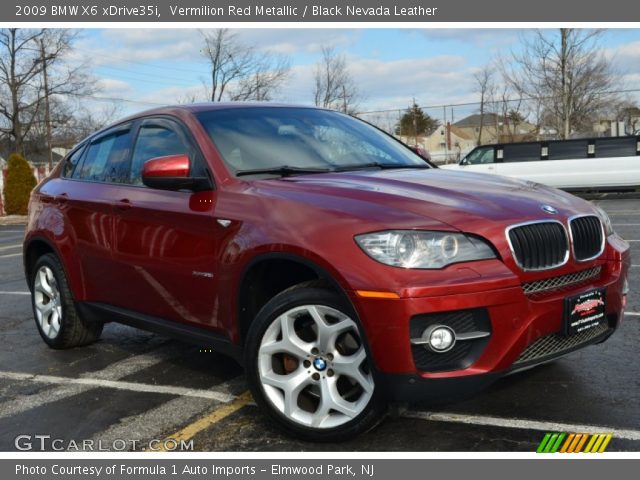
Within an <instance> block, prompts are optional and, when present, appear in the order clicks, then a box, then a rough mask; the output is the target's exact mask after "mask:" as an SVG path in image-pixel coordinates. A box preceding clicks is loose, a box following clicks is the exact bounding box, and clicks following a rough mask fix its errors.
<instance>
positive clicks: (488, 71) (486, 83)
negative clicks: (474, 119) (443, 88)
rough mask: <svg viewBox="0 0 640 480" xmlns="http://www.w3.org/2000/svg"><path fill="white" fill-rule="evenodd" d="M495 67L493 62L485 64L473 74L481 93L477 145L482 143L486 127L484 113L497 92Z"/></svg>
mask: <svg viewBox="0 0 640 480" xmlns="http://www.w3.org/2000/svg"><path fill="white" fill-rule="evenodd" d="M494 71H495V67H494V66H493V65H491V64H488V65H485V66H484V67H482V69H481V70H479V71H478V72H476V73H475V74H474V75H473V78H474V79H475V81H476V90H475V91H476V93H478V94H480V125H479V126H478V140H477V142H476V144H477V145H481V144H482V130H483V128H484V115H485V110H486V106H487V103H490V102H491V101H492V99H493V96H494V94H495V89H496V85H495V81H494V78H493V77H494Z"/></svg>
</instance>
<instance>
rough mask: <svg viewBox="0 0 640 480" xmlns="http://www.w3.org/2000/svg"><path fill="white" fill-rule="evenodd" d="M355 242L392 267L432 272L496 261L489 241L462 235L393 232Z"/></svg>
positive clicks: (407, 231)
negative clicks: (466, 264) (450, 267)
mask: <svg viewBox="0 0 640 480" xmlns="http://www.w3.org/2000/svg"><path fill="white" fill-rule="evenodd" d="M355 240H356V242H357V243H358V245H360V247H361V248H362V249H363V250H364V251H365V252H366V253H367V255H369V256H370V257H371V258H373V259H374V260H377V261H378V262H380V263H384V264H385V265H391V266H393V267H403V268H432V269H433V268H443V267H446V266H447V265H450V264H452V263H459V262H470V261H473V260H486V259H489V258H496V255H495V253H494V252H493V250H492V249H491V247H490V246H489V245H488V244H487V243H486V242H484V241H483V240H481V239H479V238H476V237H472V236H468V235H464V234H462V233H450V232H429V231H414V230H390V231H386V232H376V233H366V234H364V235H358V236H357V237H356V238H355Z"/></svg>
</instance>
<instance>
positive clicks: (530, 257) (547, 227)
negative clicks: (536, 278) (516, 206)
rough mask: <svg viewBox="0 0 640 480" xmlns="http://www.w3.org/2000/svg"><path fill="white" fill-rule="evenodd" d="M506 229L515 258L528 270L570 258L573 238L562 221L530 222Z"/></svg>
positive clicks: (545, 266) (553, 264)
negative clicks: (570, 244) (568, 235)
mask: <svg viewBox="0 0 640 480" xmlns="http://www.w3.org/2000/svg"><path fill="white" fill-rule="evenodd" d="M506 233H507V240H508V241H509V246H510V247H511V252H512V253H513V258H514V260H515V261H516V263H517V264H518V266H519V267H520V268H521V269H523V270H525V271H536V270H549V269H551V268H556V267H559V266H561V265H564V264H565V263H567V260H568V259H569V239H568V237H567V231H566V230H565V227H564V225H563V224H562V223H561V222H558V221H539V222H528V223H523V224H519V225H513V226H511V227H509V228H508V229H507V232H506Z"/></svg>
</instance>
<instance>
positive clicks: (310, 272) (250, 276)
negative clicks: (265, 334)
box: [236, 252, 359, 345]
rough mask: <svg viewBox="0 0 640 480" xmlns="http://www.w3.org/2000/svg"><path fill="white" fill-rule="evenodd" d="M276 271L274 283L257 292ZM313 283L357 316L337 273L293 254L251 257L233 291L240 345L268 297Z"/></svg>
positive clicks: (278, 253) (280, 253) (342, 281)
mask: <svg viewBox="0 0 640 480" xmlns="http://www.w3.org/2000/svg"><path fill="white" fill-rule="evenodd" d="M278 270H279V272H280V275H279V276H278V277H277V278H276V281H275V282H273V283H270V285H269V287H267V288H266V289H264V290H261V291H258V292H256V290H255V288H256V286H264V283H263V282H265V281H266V280H269V279H270V275H272V274H273V272H274V271H278ZM271 279H273V277H271ZM313 280H317V281H319V282H320V284H321V285H324V286H326V287H327V288H328V289H330V290H332V291H334V292H336V293H337V294H339V295H340V296H341V297H342V298H343V299H344V300H345V301H346V302H348V304H349V305H350V306H351V308H352V309H353V311H354V312H356V314H357V309H356V307H355V305H354V304H353V302H352V301H351V298H350V297H349V295H348V293H347V288H345V285H346V282H345V281H344V279H342V278H340V277H339V275H338V274H337V272H331V271H330V270H329V268H326V267H323V266H321V265H319V264H318V262H316V261H314V260H311V259H309V258H306V257H303V256H300V255H297V254H292V253H285V252H270V253H263V254H260V255H258V256H256V257H254V258H252V259H251V261H249V262H248V263H247V265H246V266H245V267H244V269H243V270H242V273H241V275H240V281H239V282H238V289H237V292H236V308H237V311H236V314H237V319H238V327H237V328H238V335H239V341H240V344H241V345H244V342H245V339H246V335H247V332H248V330H249V326H250V325H251V322H252V321H253V319H254V318H255V315H256V314H257V313H258V311H259V310H260V308H262V306H264V305H265V304H266V303H267V302H268V301H269V300H270V299H271V298H273V297H274V296H275V295H277V294H278V293H280V292H282V291H284V290H286V289H287V288H290V287H292V286H294V285H298V284H300V283H304V282H306V281H313ZM256 295H257V297H256ZM356 321H359V319H357V320H356Z"/></svg>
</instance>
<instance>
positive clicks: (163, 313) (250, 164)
mask: <svg viewBox="0 0 640 480" xmlns="http://www.w3.org/2000/svg"><path fill="white" fill-rule="evenodd" d="M629 264H630V256H629V246H628V244H627V243H626V242H625V241H624V240H622V239H621V238H620V237H619V236H618V235H616V234H615V233H614V231H613V229H612V227H611V223H610V221H609V219H608V217H607V215H606V214H605V213H604V212H603V211H602V210H600V209H598V208H596V207H594V206H593V205H592V204H590V203H588V202H586V201H583V200H581V199H579V198H576V197H574V196H572V195H569V194H567V193H564V192H561V191H558V190H554V189H551V188H547V187H544V186H542V185H539V184H535V183H530V182H523V181H517V180H510V179H506V178H501V177H496V176H489V175H482V174H470V173H464V172H454V171H449V170H440V169H438V168H436V167H434V166H431V165H429V164H427V163H426V162H425V161H424V160H423V159H421V158H420V157H418V156H417V155H416V154H414V153H413V152H412V151H411V150H410V149H409V148H408V147H406V146H405V145H403V144H401V143H399V142H398V141H396V140H395V139H394V138H392V137H390V136H388V135H387V134H385V133H383V132H381V131H379V130H377V129H376V128H374V127H372V126H370V125H368V124H366V123H364V122H361V121H359V120H357V119H354V118H351V117H349V116H346V115H342V114H339V113H336V112H332V111H327V110H321V109H315V108H305V107H291V106H283V105H265V104H215V105H212V104H203V105H191V106H180V107H170V108H162V109H157V110H153V111H148V112H145V113H141V114H139V115H135V116H132V117H129V118H127V119H125V120H122V121H120V122H118V123H117V124H115V125H113V126H111V127H109V128H106V129H104V130H101V131H99V132H97V133H96V134H94V135H92V136H90V137H89V138H87V139H86V140H84V141H82V142H81V143H80V144H79V145H78V146H77V147H76V148H74V150H73V151H71V152H70V154H69V155H68V156H67V157H66V158H65V159H64V160H63V161H62V162H61V163H60V165H58V166H57V168H56V169H55V171H54V172H53V173H52V174H51V176H50V177H49V178H47V179H46V180H45V181H43V182H42V183H41V184H40V185H38V187H37V188H36V189H35V190H34V191H33V194H32V197H31V204H30V208H29V224H28V230H27V234H26V238H25V243H24V267H25V271H26V277H27V281H28V283H29V287H30V289H31V292H32V299H33V311H34V315H35V319H36V324H37V327H38V330H39V332H40V335H41V336H42V338H43V339H44V341H45V342H46V343H47V344H48V345H49V346H51V347H53V348H69V347H75V346H79V345H86V344H88V343H91V342H94V341H96V340H97V339H98V337H99V336H100V333H101V331H102V328H103V324H104V323H105V322H111V321H114V322H121V323H125V324H129V325H133V326H135V327H139V328H143V329H148V330H151V331H154V332H158V333H161V334H165V335H173V336H176V337H178V338H180V339H184V340H188V341H192V342H195V343H197V344H199V345H201V346H203V347H210V348H215V349H218V350H219V351H220V352H224V353H227V354H229V355H232V356H234V357H235V358H237V359H238V360H239V361H240V362H242V363H243V365H244V366H245V368H246V374H247V379H248V382H249V385H250V388H251V391H252V393H253V396H254V398H255V400H256V402H257V403H258V404H259V405H260V406H261V407H263V408H264V409H265V411H266V412H267V413H268V414H269V415H270V417H272V418H273V419H274V420H275V421H276V422H277V423H278V424H279V425H280V426H282V427H284V428H285V429H286V430H288V432H290V433H292V434H294V435H297V436H299V437H302V438H306V439H311V440H336V439H345V438H347V437H349V436H352V435H355V434H357V433H359V432H362V431H364V430H366V429H367V428H370V427H371V426H373V425H374V424H375V423H376V421H378V420H379V419H380V418H381V417H382V414H383V412H384V408H385V405H386V404H387V402H388V401H390V400H391V401H398V400H418V399H424V398H427V397H429V396H437V397H439V398H440V399H442V398H447V396H448V395H451V394H452V392H455V391H459V390H463V391H468V390H472V389H476V388H478V387H481V386H483V385H486V384H488V383H489V382H491V381H493V380H494V379H496V378H498V377H499V376H501V375H505V374H507V373H511V372H514V371H517V370H521V369H525V368H529V367H531V366H534V365H537V364H540V363H543V362H547V361H550V360H552V359H554V358H556V357H558V356H561V355H564V354H566V353H568V352H570V351H573V350H575V349H578V348H582V347H585V346H587V345H589V344H593V343H598V342H602V341H604V340H606V339H607V338H608V337H609V336H610V335H611V334H612V333H613V332H614V331H615V329H616V328H617V327H618V326H619V325H620V322H621V321H622V319H623V310H624V306H625V300H626V297H625V296H626V293H627V270H628V268H629Z"/></svg>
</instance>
